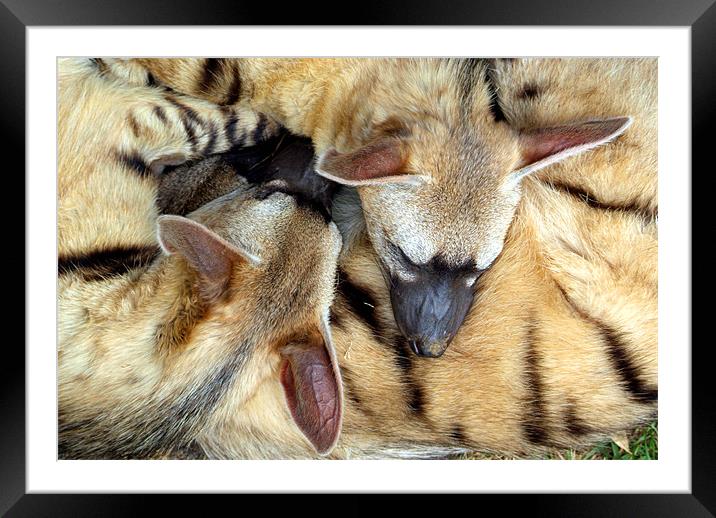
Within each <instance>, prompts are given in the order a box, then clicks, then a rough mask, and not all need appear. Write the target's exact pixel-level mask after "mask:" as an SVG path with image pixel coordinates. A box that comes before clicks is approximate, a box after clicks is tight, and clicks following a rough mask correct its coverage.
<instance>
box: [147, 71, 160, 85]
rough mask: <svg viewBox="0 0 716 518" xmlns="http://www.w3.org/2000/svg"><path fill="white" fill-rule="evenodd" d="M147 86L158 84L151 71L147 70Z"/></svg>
mask: <svg viewBox="0 0 716 518" xmlns="http://www.w3.org/2000/svg"><path fill="white" fill-rule="evenodd" d="M147 86H159V83H157V80H156V78H155V77H154V74H152V73H151V72H147Z"/></svg>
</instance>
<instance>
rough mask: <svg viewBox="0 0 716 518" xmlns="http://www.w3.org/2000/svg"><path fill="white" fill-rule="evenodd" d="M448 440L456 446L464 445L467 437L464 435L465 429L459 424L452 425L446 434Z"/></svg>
mask: <svg viewBox="0 0 716 518" xmlns="http://www.w3.org/2000/svg"><path fill="white" fill-rule="evenodd" d="M448 436H449V437H450V440H452V441H453V442H456V443H458V444H466V443H467V442H468V441H467V436H466V435H465V428H464V427H463V426H462V425H461V424H459V423H458V424H454V425H453V427H452V428H451V429H450V432H449V433H448Z"/></svg>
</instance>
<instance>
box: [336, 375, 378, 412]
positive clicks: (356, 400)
mask: <svg viewBox="0 0 716 518" xmlns="http://www.w3.org/2000/svg"><path fill="white" fill-rule="evenodd" d="M341 379H342V380H343V394H344V395H345V396H346V397H347V398H348V400H349V401H350V402H351V403H352V405H353V409H354V410H356V411H357V412H360V413H362V414H365V415H373V412H372V411H371V410H370V409H369V408H366V406H365V402H364V401H363V398H361V397H360V396H359V395H358V390H357V386H358V385H357V384H356V382H355V375H354V374H353V371H351V370H350V369H348V367H346V366H345V365H341Z"/></svg>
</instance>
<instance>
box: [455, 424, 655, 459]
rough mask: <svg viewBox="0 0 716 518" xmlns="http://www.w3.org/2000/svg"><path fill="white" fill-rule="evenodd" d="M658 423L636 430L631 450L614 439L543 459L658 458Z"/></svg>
mask: <svg viewBox="0 0 716 518" xmlns="http://www.w3.org/2000/svg"><path fill="white" fill-rule="evenodd" d="M658 428H659V427H658V423H657V422H656V421H654V422H653V423H651V424H649V425H647V426H644V427H641V428H638V429H636V430H634V432H632V433H631V434H630V435H629V436H628V439H629V451H626V450H624V449H622V448H621V447H620V446H619V445H618V444H617V443H615V442H614V441H608V442H605V443H601V444H597V445H595V446H593V447H591V448H589V449H586V450H573V449H568V450H560V449H554V450H552V451H550V452H549V453H548V454H546V455H545V456H544V457H542V458H543V459H552V460H656V459H657V458H658V451H659V448H658V443H659V440H658V439H659V429H658ZM459 458H462V459H482V460H486V459H492V460H497V459H514V458H518V457H506V456H502V455H489V454H483V453H473V454H468V455H463V456H460V457H459Z"/></svg>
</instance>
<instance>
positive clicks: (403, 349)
mask: <svg viewBox="0 0 716 518" xmlns="http://www.w3.org/2000/svg"><path fill="white" fill-rule="evenodd" d="M392 349H393V352H394V353H395V363H396V364H397V366H398V368H399V369H400V370H401V371H402V378H403V385H404V386H405V391H406V403H407V405H408V408H409V409H410V411H411V412H412V413H413V414H415V415H416V416H417V417H422V416H423V412H424V409H425V392H424V391H423V387H422V386H421V385H420V383H419V381H418V379H417V378H416V377H415V376H414V375H413V360H414V359H415V358H416V356H415V354H414V353H413V351H411V349H410V345H408V340H407V339H406V338H404V337H403V336H397V337H396V339H395V340H394V341H393V345H392ZM428 361H432V360H428Z"/></svg>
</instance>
